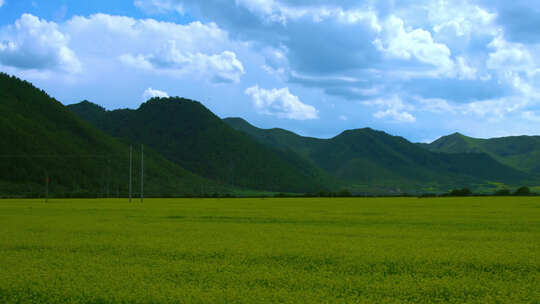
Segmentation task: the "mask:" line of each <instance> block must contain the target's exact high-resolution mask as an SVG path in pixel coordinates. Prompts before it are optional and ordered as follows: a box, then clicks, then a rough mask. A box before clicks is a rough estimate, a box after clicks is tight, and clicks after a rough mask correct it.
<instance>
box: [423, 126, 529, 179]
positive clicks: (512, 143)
mask: <svg viewBox="0 0 540 304" xmlns="http://www.w3.org/2000/svg"><path fill="white" fill-rule="evenodd" d="M421 147H423V148H425V149H428V150H430V151H435V152H444V153H486V154H488V155H490V156H491V157H493V158H494V159H496V160H498V161H499V162H501V163H503V164H505V165H507V166H510V167H513V168H516V169H519V170H522V171H525V172H529V173H533V174H536V175H538V174H540V136H509V137H499V138H491V139H480V138H472V137H468V136H465V135H462V134H459V133H454V134H452V135H448V136H444V137H441V138H439V139H437V140H436V141H434V142H432V143H430V144H423V145H421Z"/></svg>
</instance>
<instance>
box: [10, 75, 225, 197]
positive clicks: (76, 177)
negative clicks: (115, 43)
mask: <svg viewBox="0 0 540 304" xmlns="http://www.w3.org/2000/svg"><path fill="white" fill-rule="evenodd" d="M0 114H1V115H0V138H2V145H0V195H27V196H29V195H34V196H39V195H43V193H44V188H45V186H44V185H45V179H46V176H48V177H49V180H50V194H51V196H106V195H107V193H108V195H109V196H116V195H119V194H122V195H126V192H127V191H128V189H127V188H128V177H129V145H128V144H127V143H126V142H121V141H119V140H117V139H114V138H112V137H111V136H108V135H106V134H105V133H103V132H102V131H99V130H98V129H96V128H94V127H92V126H90V125H89V124H88V123H86V122H84V121H83V120H81V119H80V118H78V117H77V116H76V115H74V114H73V113H72V112H71V111H69V110H68V109H67V108H66V107H65V106H63V105H62V104H61V103H60V102H58V101H56V100H55V99H53V98H51V97H49V96H48V95H47V94H46V93H45V92H44V91H42V90H39V89H37V88H35V87H34V86H33V85H32V84H30V83H28V82H25V81H21V80H19V79H18V78H15V77H10V76H8V75H6V74H3V73H0ZM139 172H140V148H139V146H137V147H136V148H135V149H134V170H133V180H134V182H133V189H134V192H139V189H140V184H139V178H138V177H139ZM145 176H146V178H145V192H146V193H147V194H148V195H183V194H197V193H199V192H200V191H201V190H200V189H201V187H202V188H204V187H206V188H207V189H213V190H219V189H220V188H219V186H218V185H216V184H215V183H213V182H210V181H207V180H205V179H203V178H201V177H198V176H196V175H194V174H192V173H190V172H188V171H186V170H184V169H183V168H181V167H180V166H178V165H176V164H174V163H172V162H170V161H167V160H166V159H165V158H163V157H161V156H160V155H158V154H157V153H155V152H153V151H152V150H151V149H145Z"/></svg>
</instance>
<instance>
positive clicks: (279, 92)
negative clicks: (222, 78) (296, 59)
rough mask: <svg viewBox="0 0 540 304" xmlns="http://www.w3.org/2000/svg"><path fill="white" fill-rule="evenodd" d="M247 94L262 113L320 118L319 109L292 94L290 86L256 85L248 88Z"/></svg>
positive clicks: (302, 118) (295, 117)
mask: <svg viewBox="0 0 540 304" xmlns="http://www.w3.org/2000/svg"><path fill="white" fill-rule="evenodd" d="M245 94H246V95H248V96H250V97H251V98H252V100H253V105H254V106H255V109H256V110H257V112H258V113H260V114H266V115H273V116H277V117H280V118H288V119H295V120H307V119H317V118H319V116H318V111H317V109H315V107H313V106H311V105H307V104H305V103H302V102H301V101H300V99H299V98H298V96H295V95H293V94H291V92H290V91H289V88H283V89H272V90H265V89H261V88H259V86H258V85H256V86H254V87H251V88H248V89H246V91H245Z"/></svg>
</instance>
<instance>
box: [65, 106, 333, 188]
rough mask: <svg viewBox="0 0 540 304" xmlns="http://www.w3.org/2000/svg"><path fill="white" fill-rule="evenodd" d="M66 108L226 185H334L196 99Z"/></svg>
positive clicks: (319, 172) (303, 162) (318, 171)
mask: <svg viewBox="0 0 540 304" xmlns="http://www.w3.org/2000/svg"><path fill="white" fill-rule="evenodd" d="M68 107H69V109H70V110H71V111H73V113H76V114H77V115H79V116H80V117H81V118H83V119H84V120H86V121H88V122H90V123H91V124H93V125H94V126H96V127H97V128H99V129H101V130H103V131H105V132H106V133H108V134H110V135H112V136H114V137H117V138H122V139H125V140H130V141H136V142H141V143H144V144H145V145H148V146H150V147H152V148H154V149H155V150H156V151H158V152H159V153H161V154H162V155H164V156H165V157H166V158H167V159H169V160H171V161H173V162H175V163H177V164H179V165H181V166H182V167H184V168H186V169H188V170H190V171H192V172H194V173H196V174H199V175H201V176H204V177H206V178H210V179H213V180H216V181H220V182H222V183H225V184H228V185H234V186H239V187H243V188H250V189H258V190H270V191H283V192H307V191H318V190H321V189H331V188H333V187H335V185H336V184H337V181H335V180H334V179H333V178H331V177H330V176H329V175H328V174H326V173H325V172H324V171H323V170H321V169H320V168H318V167H316V166H314V165H313V164H311V163H309V162H308V161H306V160H304V159H303V158H302V157H300V156H298V155H297V154H296V153H290V152H289V151H286V150H283V149H276V148H272V147H268V146H265V145H263V144H261V143H259V142H257V141H256V140H254V139H253V138H252V137H251V136H249V135H247V134H245V133H244V132H240V131H237V130H235V129H233V128H231V127H230V126H229V125H227V124H226V123H224V122H223V121H222V120H221V119H220V118H219V117H217V116H216V115H214V114H213V113H212V112H210V111H209V110H208V109H207V108H205V107H204V106H203V105H202V104H201V103H199V102H196V101H192V100H188V99H183V98H153V99H150V100H149V101H147V102H145V103H143V104H141V106H140V107H139V108H138V109H136V110H130V109H120V110H114V111H106V110H105V109H103V108H101V107H99V106H97V105H95V104H92V103H90V102H87V101H84V102H81V103H78V104H74V105H70V106H68Z"/></svg>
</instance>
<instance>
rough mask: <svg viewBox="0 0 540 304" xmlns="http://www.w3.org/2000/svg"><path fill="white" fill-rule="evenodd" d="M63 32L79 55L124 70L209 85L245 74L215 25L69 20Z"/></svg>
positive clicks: (124, 19) (118, 18) (103, 17)
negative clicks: (106, 61) (100, 58)
mask: <svg viewBox="0 0 540 304" xmlns="http://www.w3.org/2000/svg"><path fill="white" fill-rule="evenodd" d="M66 28H67V31H68V32H69V33H71V36H72V37H75V38H74V39H73V43H74V44H76V45H77V46H78V47H80V48H81V49H83V50H84V51H83V52H84V53H90V54H89V55H90V56H93V57H97V56H103V57H106V58H111V57H112V58H116V59H118V60H119V61H120V62H122V63H124V64H125V65H127V66H129V67H134V68H137V69H142V70H146V71H149V72H157V73H162V72H163V73H169V74H171V75H173V76H178V77H187V76H189V77H196V78H198V79H208V80H209V81H210V82H212V83H236V82H239V81H240V78H241V76H242V75H244V74H245V70H244V66H243V64H242V62H241V61H240V60H239V59H238V58H237V56H236V53H235V52H234V51H232V50H231V48H237V47H238V46H237V45H235V44H234V43H233V42H231V41H230V40H229V38H228V34H227V32H225V31H223V30H222V29H220V28H219V27H218V26H217V25H216V24H215V23H208V24H203V23H201V22H197V21H196V22H192V23H189V24H186V25H182V24H175V23H169V22H160V21H156V20H153V19H145V20H138V19H134V18H130V17H122V16H110V15H106V14H96V15H92V16H90V17H74V18H73V19H72V20H70V21H68V22H67V24H66ZM93 41H99V42H100V43H93Z"/></svg>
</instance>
